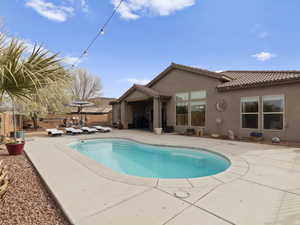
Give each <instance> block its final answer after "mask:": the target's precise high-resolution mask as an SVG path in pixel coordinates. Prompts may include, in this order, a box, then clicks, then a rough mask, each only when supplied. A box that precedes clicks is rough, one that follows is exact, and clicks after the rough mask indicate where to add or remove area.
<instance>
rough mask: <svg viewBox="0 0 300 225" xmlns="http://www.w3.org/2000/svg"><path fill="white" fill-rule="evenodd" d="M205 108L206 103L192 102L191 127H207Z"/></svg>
mask: <svg viewBox="0 0 300 225" xmlns="http://www.w3.org/2000/svg"><path fill="white" fill-rule="evenodd" d="M205 108H206V104H205V102H204V101H201V102H191V125H192V126H199V127H204V126H205Z"/></svg>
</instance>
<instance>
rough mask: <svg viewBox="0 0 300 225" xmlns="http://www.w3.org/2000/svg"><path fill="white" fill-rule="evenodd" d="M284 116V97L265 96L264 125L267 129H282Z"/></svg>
mask: <svg viewBox="0 0 300 225" xmlns="http://www.w3.org/2000/svg"><path fill="white" fill-rule="evenodd" d="M283 118H284V97H283V96H264V97H263V125H264V129H266V130H282V129H283Z"/></svg>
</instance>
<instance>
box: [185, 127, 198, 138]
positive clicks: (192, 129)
mask: <svg viewBox="0 0 300 225" xmlns="http://www.w3.org/2000/svg"><path fill="white" fill-rule="evenodd" d="M195 133H196V132H195V129H194V128H187V129H186V131H185V134H186V135H188V136H193V135H195Z"/></svg>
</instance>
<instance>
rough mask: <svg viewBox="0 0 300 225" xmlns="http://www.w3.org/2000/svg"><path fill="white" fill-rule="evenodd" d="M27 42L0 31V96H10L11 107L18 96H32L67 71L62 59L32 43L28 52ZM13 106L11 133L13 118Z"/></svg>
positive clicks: (60, 79)
mask: <svg viewBox="0 0 300 225" xmlns="http://www.w3.org/2000/svg"><path fill="white" fill-rule="evenodd" d="M28 51H29V50H28V49H27V47H26V45H25V44H24V43H23V42H22V41H19V40H17V39H12V40H8V39H7V38H6V37H5V35H3V34H0V98H1V99H2V100H3V98H4V97H9V98H10V99H11V101H12V105H13V108H14V106H15V102H16V101H17V100H34V98H35V96H36V93H38V90H40V89H41V88H47V87H48V86H51V85H52V84H53V83H56V82H66V81H68V80H69V79H70V76H69V73H68V72H67V71H66V70H65V69H64V67H63V66H62V65H61V64H60V61H61V59H59V58H58V57H57V55H56V54H51V53H49V52H48V51H46V50H44V49H43V48H42V47H41V46H38V45H35V47H34V48H33V49H32V50H31V52H30V54H28ZM14 112H15V110H14V109H13V120H14V136H15V137H16V119H15V115H14V114H15V113H14Z"/></svg>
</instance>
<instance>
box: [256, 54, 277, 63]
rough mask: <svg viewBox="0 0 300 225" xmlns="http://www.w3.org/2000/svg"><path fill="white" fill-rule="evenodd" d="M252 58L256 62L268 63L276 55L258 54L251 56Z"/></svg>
mask: <svg viewBox="0 0 300 225" xmlns="http://www.w3.org/2000/svg"><path fill="white" fill-rule="evenodd" d="M252 57H254V58H256V60H258V61H262V62H264V61H268V60H270V59H272V58H274V57H276V55H275V54H272V53H270V52H260V53H257V54H254V55H252Z"/></svg>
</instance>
